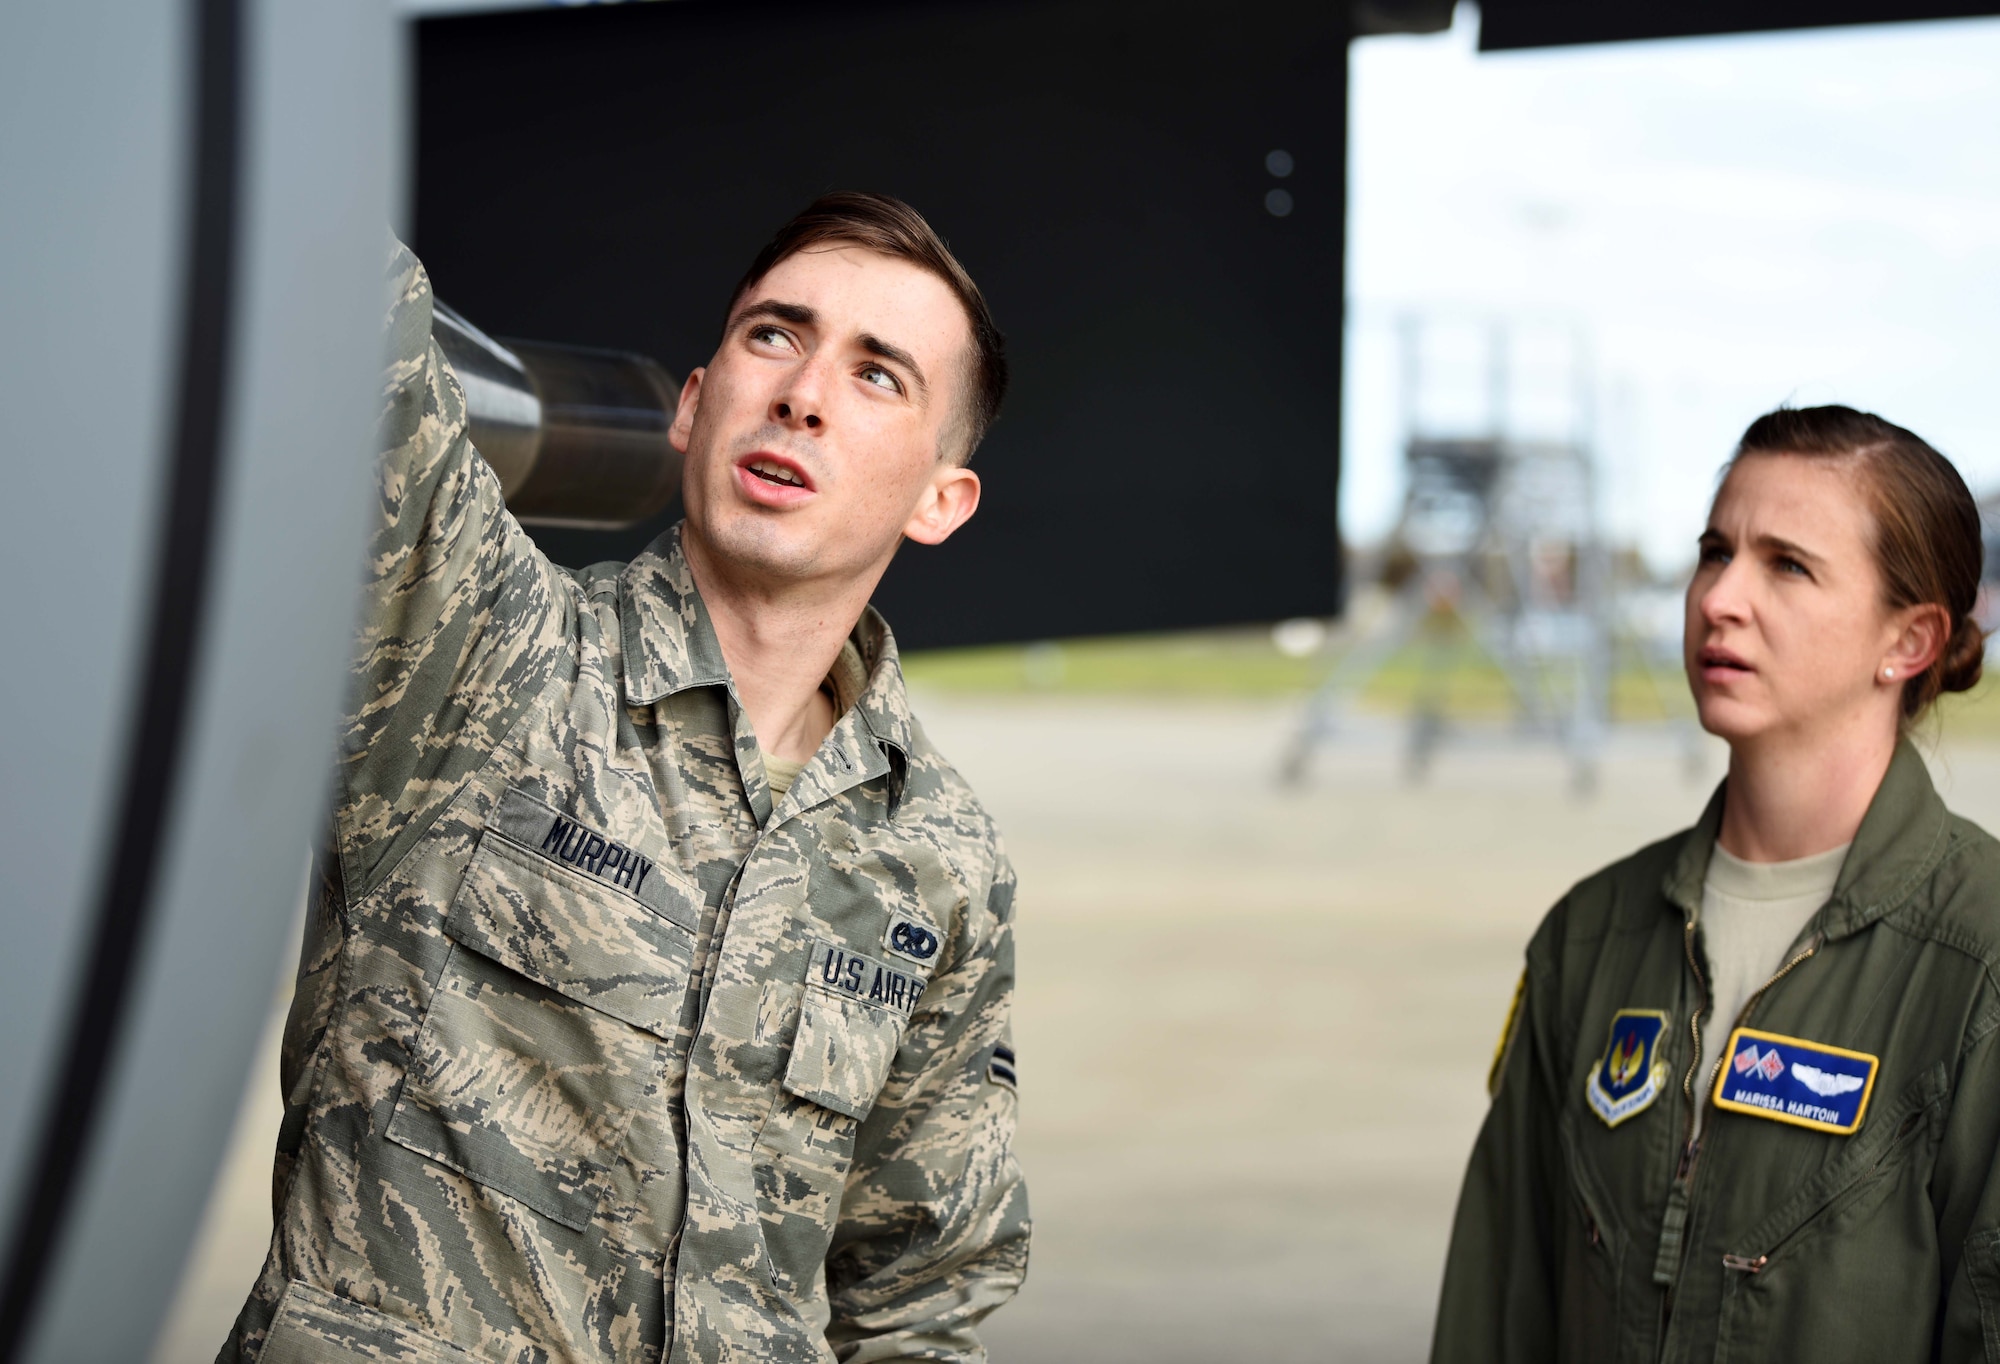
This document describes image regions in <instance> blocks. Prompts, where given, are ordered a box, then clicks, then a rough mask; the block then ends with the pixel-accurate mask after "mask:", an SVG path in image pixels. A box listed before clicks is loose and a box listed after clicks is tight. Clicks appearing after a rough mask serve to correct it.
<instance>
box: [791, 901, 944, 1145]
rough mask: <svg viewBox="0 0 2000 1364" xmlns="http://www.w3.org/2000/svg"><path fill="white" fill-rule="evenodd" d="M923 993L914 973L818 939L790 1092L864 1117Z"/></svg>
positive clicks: (796, 1042) (796, 1040)
mask: <svg viewBox="0 0 2000 1364" xmlns="http://www.w3.org/2000/svg"><path fill="white" fill-rule="evenodd" d="M923 993H924V978H923V977H922V976H920V975H917V974H916V973H915V972H913V971H910V970H908V969H906V968H903V967H899V966H895V965H892V964H890V963H888V962H884V961H878V960H876V959H875V958H874V957H869V956H863V955H862V954H861V953H859V952H852V951H849V950H847V949H846V948H842V947H837V946H835V945H834V944H832V943H830V942H827V941H825V940H824V939H818V940H815V941H814V943H813V950H812V956H811V958H810V959H809V960H808V962H807V964H806V988H805V996H804V998H803V999H802V1000H801V1001H800V1004H799V1030H798V1034H797V1036H796V1037H794V1038H793V1041H792V1057H791V1061H790V1063H789V1064H788V1065H787V1066H786V1067H785V1080H784V1085H785V1089H786V1090H787V1091H788V1092H790V1093H792V1094H796V1095H797V1096H798V1097H799V1098H801V1099H810V1100H811V1101H812V1102H813V1103H816V1104H818V1105H820V1106H821V1107H822V1108H830V1109H832V1110H833V1111H834V1112H836V1113H843V1114H845V1115H846V1116H848V1117H850V1118H854V1119H856V1120H859V1119H862V1118H865V1117H867V1116H868V1111H869V1110H870V1109H871V1108H873V1107H874V1106H875V1098H876V1096H877V1095H878V1094H880V1093H881V1092H882V1086H883V1085H884V1084H885V1083H886V1082H887V1081H888V1078H889V1067H890V1065H891V1064H892V1063H893V1062H894V1061H895V1059H896V1048H897V1047H898V1046H899V1045H901V1043H902V1040H903V1028H904V1026H905V1024H906V1023H907V1022H908V1021H909V1017H910V1014H911V1012H912V1011H913V1010H915V1008H916V1006H917V1001H918V1000H920V999H922V998H923Z"/></svg>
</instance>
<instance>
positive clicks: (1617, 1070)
mask: <svg viewBox="0 0 2000 1364" xmlns="http://www.w3.org/2000/svg"><path fill="white" fill-rule="evenodd" d="M1666 1031H1667V1016H1666V1014H1664V1013H1663V1012H1661V1011H1660V1010H1658V1009H1620V1010H1619V1011H1618V1012H1617V1013H1615V1014H1613V1015H1611V1030H1610V1035H1609V1036H1608V1037H1606V1038H1605V1040H1604V1055H1602V1056H1600V1057H1598V1058H1597V1064H1596V1065H1594V1066H1592V1067H1591V1068H1590V1076H1589V1078H1588V1079H1587V1080H1585V1081H1584V1086H1583V1094H1584V1098H1585V1099H1586V1100H1587V1101H1588V1102H1589V1104H1590V1111H1591V1112H1593V1113H1595V1114H1597V1116H1598V1117H1599V1118H1600V1119H1602V1120H1603V1122H1604V1125H1605V1126H1606V1127H1616V1126H1618V1124H1620V1123H1622V1122H1624V1121H1626V1120H1627V1119H1628V1118H1632V1117H1635V1116H1637V1115H1638V1114H1640V1113H1643V1112H1644V1111H1645V1110H1646V1109H1648V1108H1651V1107H1652V1106H1653V1100H1655V1099H1657V1098H1659V1097H1660V1093H1661V1091H1663V1090H1664V1089H1665V1088H1666V1087H1667V1063H1666V1059H1665V1058H1664V1057H1662V1056H1661V1055H1660V1041H1661V1039H1662V1038H1663V1037H1664V1036H1665V1035H1666Z"/></svg>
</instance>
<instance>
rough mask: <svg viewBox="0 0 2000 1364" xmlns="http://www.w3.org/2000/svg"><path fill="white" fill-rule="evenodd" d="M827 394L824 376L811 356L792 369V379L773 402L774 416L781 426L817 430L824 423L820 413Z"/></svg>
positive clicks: (772, 410)
mask: <svg viewBox="0 0 2000 1364" xmlns="http://www.w3.org/2000/svg"><path fill="white" fill-rule="evenodd" d="M824 395H825V379H824V376H823V375H822V374H821V373H820V367H819V366H818V365H817V364H815V363H813V362H812V361H810V360H808V361H807V362H806V363H805V364H802V365H800V366H799V367H798V368H797V369H795V370H793V371H792V378H791V382H790V383H788V384H786V385H785V388H784V391H783V392H781V393H780V394H779V395H778V397H777V401H775V402H774V403H772V405H771V416H772V418H773V419H774V420H776V421H777V422H778V424H779V425H781V426H787V427H791V428H793V429H795V430H803V431H817V430H819V429H820V427H821V426H823V425H825V418H824V417H823V416H822V415H821V413H822V409H823V407H824V404H823V403H822V402H821V399H822V398H823V397H824Z"/></svg>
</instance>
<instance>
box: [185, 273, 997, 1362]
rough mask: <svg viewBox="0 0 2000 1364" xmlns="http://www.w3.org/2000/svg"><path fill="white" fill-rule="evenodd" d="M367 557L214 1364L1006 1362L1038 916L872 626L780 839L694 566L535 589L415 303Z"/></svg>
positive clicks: (671, 544)
mask: <svg viewBox="0 0 2000 1364" xmlns="http://www.w3.org/2000/svg"><path fill="white" fill-rule="evenodd" d="M391 282H392V285H393V289H394V305H393V311H392V314H391V325H390V355H391V366H390V369H389V371H388V374H387V376H386V378H385V389H384V407H385V416H384V419H383V431H382V454H381V457H380V463H379V467H378V482H377V490H376V516H375V525H374V529H373V538H372V540H371V543H370V546H369V554H368V560H367V569H366V573H365V576H364V590H363V611H362V621H361V628H360V634H359V638H358V640H357V643H356V648H355V655H354V664H353V669H354V673H353V693H352V701H351V708H350V711H349V714H348V716H347V719H346V724H345V728H344V731H343V733H342V735H341V744H340V752H339V762H338V771H337V781H336V783H335V787H334V792H333V799H332V811H331V815H332V817H331V829H330V833H329V844H328V848H327V851H326V852H325V853H324V854H323V855H322V856H321V858H320V859H319V863H318V874H317V884H316V886H315V890H314V895H313V903H312V907H311V913H310V914H309V916H308V923H307V928H306V937H305V948H304V952H303V954H302V957H301V961H300V967H299V981H298V994H297V998H296V1000H295V1002H294V1004H293V1007H292V1011H291V1016H290V1018H289V1020H288V1022H287V1025H286V1032H285V1049H284V1067H283V1083H284V1086H285V1097H286V1114H285V1121H284V1127H283V1130H282V1133H281V1135H280V1138H279V1159H278V1166H277V1173H276V1177H275V1179H274V1189H273V1196H274V1202H275V1214H276V1218H275V1220H276V1226H275V1229H274V1234H273V1237H272V1242H271V1248H270V1253H269V1257H268V1259H267V1260H266V1262H265V1267H264V1272H263V1274H262V1276H261V1277H260V1278H259V1280H258V1282H257V1285H256V1287H255V1289H254V1290H253V1291H252V1293H251V1295H250V1299H249V1302H248V1303H247V1304H246V1305H245V1307H244V1309H243V1313H242V1316H241V1318H240V1319H239V1320H238V1322H237V1326H236V1330H235V1332H234V1334H233V1335H232V1336H231V1338H230V1340H229V1342H228V1344H227V1345H226V1346H225V1347H224V1349H223V1352H222V1356H221V1358H222V1360H223V1361H228V1362H229V1364H239V1362H240V1364H251V1361H260V1364H336V1362H340V1364H358V1361H363V1360H368V1361H376V1360H382V1361H387V1360H400V1361H418V1362H419V1364H447V1362H450V1364H458V1362H459V1361H474V1360H485V1361H492V1362H493V1364H502V1362H503V1361H504V1362H505V1364H556V1362H558V1361H560V1362H562V1364H580V1362H585V1361H587V1362H588V1364H661V1361H664V1360H672V1361H675V1362H676V1364H695V1361H700V1364H716V1362H717V1361H752V1360H755V1361H765V1360H802V1361H804V1360H811V1361H822V1360H824V1361H831V1360H834V1359H839V1360H841V1361H846V1362H848V1364H862V1362H863V1361H876V1360H891V1359H925V1360H951V1361H960V1362H961V1364H971V1361H977V1360H980V1359H983V1358H984V1351H983V1349H982V1347H981V1345H980V1342H979V1338H978V1335H977V1333H976V1327H977V1324H978V1322H979V1320H980V1318H981V1317H983V1316H984V1315H985V1314H986V1313H987V1312H989V1311H991V1310H992V1309H993V1308H994V1307H995V1306H996V1305H998V1304H999V1303H1001V1302H1004V1301H1005V1300H1006V1299H1007V1298H1008V1297H1009V1296H1010V1295H1011V1294H1012V1293H1013V1292H1014V1290H1015V1289H1016V1287H1018V1286H1019V1284H1020V1282H1021V1279H1022V1276H1023V1274H1024V1273H1025V1272H1026V1265H1027V1245H1028V1217H1027V1200H1026V1194H1025V1191H1024V1189H1023V1186H1022V1182H1021V1176H1020V1171H1019V1169H1018V1167H1017V1166H1016V1164H1015V1162H1014V1159H1013V1155H1012V1137H1013V1132H1014V1120H1015V1093H1014V1076H1015V1070H1014V1067H1013V1065H1012V1062H1013V1059H1014V1055H1013V1052H1012V1050H1011V1049H1010V1048H1009V1045H1008V1008H1009V1004H1010V1001H1011V999H1012V993H1013V976H1014V970H1013V891H1014V877H1013V873H1012V871H1011V870H1010V868H1009V866H1008V863H1007V859H1006V857H1005V855H1004V853H1003V852H1002V850H1001V847H1000V843H999V840H998V837H997V835H996V833H995V831H994V828H993V824H992V822H991V821H990V820H989V819H988V818H987V817H986V815H985V812H984V811H983V810H982V809H981V808H980V806H979V803H978V801H977V800H976V799H974V797H973V795H972V792H971V790H970V789H969V788H968V787H967V786H966V784H965V782H964V781H963V780H961V779H960V778H959V776H958V774H957V773H956V772H954V771H953V770H952V769H951V767H950V765H949V764H947V763H946V762H945V761H944V759H943V758H942V757H941V756H940V755H939V754H938V752H937V750H936V749H935V748H934V747H933V746H932V745H931V743H930V741H929V740H928V739H927V738H925V736H924V733H923V730H922V728H921V727H920V726H919V725H918V724H917V723H916V720H915V719H914V718H913V717H912V716H911V714H910V712H909V709H908V704H907V699H906V697H905V695H904V691H903V681H902V674H901V672H900V670H899V668H898V666H897V663H896V648H895V643H894V641H893V640H892V639H891V638H890V635H889V631H888V628H887V627H886V626H885V625H884V624H883V622H882V620H881V618H880V617H879V616H877V615H876V614H875V613H874V612H873V611H872V610H871V611H868V612H867V613H865V614H864V616H863V617H862V619H861V621H860V622H859V624H858V625H857V626H856V628H855V630H854V632H853V634H852V636H851V637H850V639H849V641H848V643H847V645H846V647H845V648H844V649H843V652H842V655H841V663H840V665H839V666H838V667H837V668H836V671H835V675H834V678H833V680H834V683H835V686H836V690H837V691H838V692H839V693H840V697H839V699H840V702H841V711H842V714H841V716H840V718H839V720H838V722H837V723H836V724H835V726H834V729H833V732H832V733H831V734H830V735H828V737H827V739H826V741H825V743H824V744H822V745H821V747H820V749H819V751H818V753H817V754H815V755H814V757H813V759H812V761H811V762H810V763H809V764H808V765H807V766H806V768H805V770H804V771H803V772H801V773H800V774H799V776H798V778H797V779H796V780H795V781H794V782H793V784H792V786H791V789H790V791H789V792H788V793H787V794H786V795H785V796H784V797H783V798H782V799H777V800H774V799H773V798H772V794H771V790H770V788H769V785H768V783H767V782H766V780H765V777H764V769H763V764H762V760H761V757H760V753H759V750H758V747H757V740H756V736H755V735H754V734H753V733H752V732H751V730H750V726H749V722H748V721H747V720H746V719H745V717H744V713H743V709H742V707H741V705H740V704H739V702H738V699H737V694H736V689H735V686H734V684H733V683H732V682H731V680H730V676H729V670H728V667H727V665H726V663H725V661H724V659H723V657H722V652H721V649H720V647H719V646H718V644H717V642H716V638H715V634H714V630H713V628H712V626H711V624H710V620H709V616H708V613H707V609H706V607H705V606H704V605H703V603H702V600H701V595H700V593H699V592H698V591H697V590H696V589H695V585H694V582H693V579H692V577H691V576H690V574H689V571H688V566H687V561H686V559H685V558H684V557H683V556H682V554H681V551H680V541H679V536H678V533H674V532H670V533H669V534H667V535H666V536H663V537H662V538H661V539H660V540H659V541H657V542H655V544H654V545H653V546H652V547H651V548H650V549H648V550H647V551H646V552H645V553H643V554H641V555H640V556H639V557H638V558H637V559H635V560H634V561H633V562H632V563H631V564H630V565H625V566H621V565H612V564H604V565H598V566H597V567H595V568H592V569H587V570H584V571H582V572H578V573H572V572H569V571H567V570H564V569H560V568H557V567H555V566H554V565H553V564H551V563H550V562H549V560H548V559H547V558H545V557H544V556H543V555H541V554H540V553H538V552H537V551H536V549H535V546H534V544H533V543H532V542H531V541H530V540H529V539H528V538H527V537H526V536H525V535H524V534H523V533H522V531H521V528H520V527H519V526H518V525H516V524H515V522H514V519H513V518H512V517H511V516H510V515H508V514H507V511H506V509H505V507H504V506H503V505H502V500H501V495H500V484H499V480H498V479H497V478H496V477H495V476H494V473H493V471H492V470H491V469H490V468H488V467H487V466H486V464H485V462H484V461H483V460H481V459H480V458H479V457H478V456H477V454H476V453H475V452H474V451H473V449H472V447H471V446H470V445H469V444H468V443H467V441H466V435H465V411H464V399H463V394H462V392H461V390H460V389H459V387H458V384H457V382H456V380H455V379H454V378H453V376H452V375H451V373H450V371H449V369H448V368H447V366H446V365H445V363H444V361H443V358H442V356H441V354H440V352H439V350H438V348H437V346H436V345H435V344H434V343H433V342H432V341H431V339H430V330H431V293H430V283H429V281H428V279H427V278H426V277H425V275H424V272H423V269H422V267H421V266H419V265H418V264H417V262H416V260H415V258H414V257H412V256H410V254H409V253H408V252H407V251H403V252H399V253H398V255H397V257H396V260H395V261H394V264H393V267H392V271H391Z"/></svg>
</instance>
